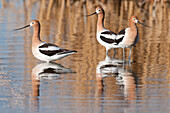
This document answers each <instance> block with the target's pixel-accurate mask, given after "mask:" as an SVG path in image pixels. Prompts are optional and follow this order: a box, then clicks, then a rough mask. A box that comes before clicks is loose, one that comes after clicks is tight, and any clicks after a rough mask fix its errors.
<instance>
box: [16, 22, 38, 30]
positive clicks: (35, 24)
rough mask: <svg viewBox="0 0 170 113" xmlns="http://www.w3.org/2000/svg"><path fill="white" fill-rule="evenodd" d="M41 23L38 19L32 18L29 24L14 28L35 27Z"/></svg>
mask: <svg viewBox="0 0 170 113" xmlns="http://www.w3.org/2000/svg"><path fill="white" fill-rule="evenodd" d="M39 25H40V23H39V21H38V20H32V21H31V22H30V24H29V25H26V26H24V27H21V28H18V29H14V30H21V29H24V28H27V27H30V26H32V27H35V26H39Z"/></svg>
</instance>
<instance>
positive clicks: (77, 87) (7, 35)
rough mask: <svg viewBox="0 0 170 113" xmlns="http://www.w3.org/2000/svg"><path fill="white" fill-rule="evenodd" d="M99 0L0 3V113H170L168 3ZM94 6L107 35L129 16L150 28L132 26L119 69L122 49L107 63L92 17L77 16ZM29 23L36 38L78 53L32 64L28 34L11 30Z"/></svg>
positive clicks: (122, 25)
mask: <svg viewBox="0 0 170 113" xmlns="http://www.w3.org/2000/svg"><path fill="white" fill-rule="evenodd" d="M68 1H69V0H68ZM103 1H105V2H104V3H101V2H97V1H93V2H91V1H90V0H88V1H87V2H86V5H85V4H84V2H83V1H76V2H64V0H63V1H60V2H59V0H58V1H57V0H50V1H49V2H48V1H46V0H42V1H41V2H40V1H37V0H27V1H22V0H9V1H8V0H1V2H0V37H1V38H0V112H2V113H4V112H16V113H19V112H22V113H23V112H44V113H46V112H49V113H52V112H57V113H80V112H81V113H87V112H88V113H113V112H114V113H129V112H130V113H144V112H146V113H168V112H170V108H169V106H170V81H169V78H170V3H169V2H165V3H163V4H161V3H157V5H156V8H155V10H153V8H152V7H153V3H146V4H145V5H144V6H143V8H141V7H139V6H140V3H138V4H139V6H137V5H136V3H135V2H133V1H121V0H120V1H119V0H115V1H114V2H113V1H108V2H106V0H103ZM97 4H101V5H102V7H103V8H104V9H105V13H106V17H105V26H106V28H107V29H110V30H112V31H114V32H118V31H120V30H121V29H123V28H126V27H127V26H128V18H129V17H130V16H131V15H132V14H133V15H136V16H138V18H139V20H140V21H141V22H143V23H145V24H147V25H149V26H152V29H150V28H146V27H143V26H141V25H138V28H139V37H140V40H139V42H138V43H137V45H136V47H134V48H133V50H132V56H131V60H132V61H133V62H132V63H131V65H130V64H128V63H124V64H123V63H122V49H116V52H117V54H116V56H115V58H112V57H113V54H114V51H113V50H110V51H109V56H108V57H106V56H105V47H103V46H101V45H100V44H99V43H98V42H97V40H96V22H97V16H91V17H89V18H86V17H85V16H84V15H86V14H91V13H93V12H94V11H95V6H96V5H97ZM162 6H163V7H162ZM32 19H38V20H39V21H40V23H41V38H42V40H44V41H46V42H51V43H55V44H57V45H58V46H60V47H62V48H67V49H71V50H77V51H78V52H77V53H76V54H73V55H70V56H68V57H65V58H63V59H61V60H59V61H56V62H55V63H52V64H47V63H44V62H42V61H39V60H37V59H36V58H34V56H33V55H32V52H31V37H32V34H33V30H32V29H31V28H30V29H29V28H27V29H25V30H22V31H15V32H14V31H11V30H12V29H15V28H19V27H22V26H24V25H27V24H29V22H30V20H32ZM128 51H129V49H126V56H128ZM127 58H128V57H126V59H127ZM54 70H55V74H54ZM47 72H48V73H47Z"/></svg>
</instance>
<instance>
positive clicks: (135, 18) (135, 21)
mask: <svg viewBox="0 0 170 113" xmlns="http://www.w3.org/2000/svg"><path fill="white" fill-rule="evenodd" d="M129 21H130V22H132V23H138V17H137V16H131V17H130V19H129Z"/></svg>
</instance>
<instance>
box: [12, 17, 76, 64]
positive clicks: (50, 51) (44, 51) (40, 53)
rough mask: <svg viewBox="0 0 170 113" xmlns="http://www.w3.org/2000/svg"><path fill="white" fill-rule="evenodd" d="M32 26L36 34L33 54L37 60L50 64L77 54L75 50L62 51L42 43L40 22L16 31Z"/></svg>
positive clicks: (49, 44) (34, 35) (33, 42)
mask: <svg viewBox="0 0 170 113" xmlns="http://www.w3.org/2000/svg"><path fill="white" fill-rule="evenodd" d="M30 26H32V27H33V28H34V34H33V37H32V53H33V55H34V56H35V57H36V58H37V59H39V60H42V61H46V62H50V61H54V60H59V59H61V58H63V57H66V56H68V55H71V54H73V53H75V52H77V51H74V50H67V49H62V48H60V47H58V46H57V45H54V44H51V43H45V42H42V41H41V39H40V23H39V21H38V20H32V21H31V22H30V24H29V25H26V26H24V27H21V28H18V29H14V30H21V29H24V28H27V27H30Z"/></svg>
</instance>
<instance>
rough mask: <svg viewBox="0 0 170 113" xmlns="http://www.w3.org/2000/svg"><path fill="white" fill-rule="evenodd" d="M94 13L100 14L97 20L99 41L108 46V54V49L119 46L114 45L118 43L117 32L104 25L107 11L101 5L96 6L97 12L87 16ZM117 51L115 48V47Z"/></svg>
mask: <svg viewBox="0 0 170 113" xmlns="http://www.w3.org/2000/svg"><path fill="white" fill-rule="evenodd" d="M94 14H97V15H98V20H97V40H98V42H99V43H100V44H101V45H103V46H105V47H106V54H108V50H109V49H111V48H113V49H114V48H117V47H118V46H117V45H114V43H115V44H116V41H117V40H115V39H116V35H117V34H116V33H114V32H112V31H109V30H107V29H106V28H105V27H104V17H105V13H104V10H103V8H102V7H101V6H98V7H97V8H96V12H94V13H92V14H90V15H86V16H92V15H94ZM114 52H115V49H114ZM115 54H116V52H115Z"/></svg>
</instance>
